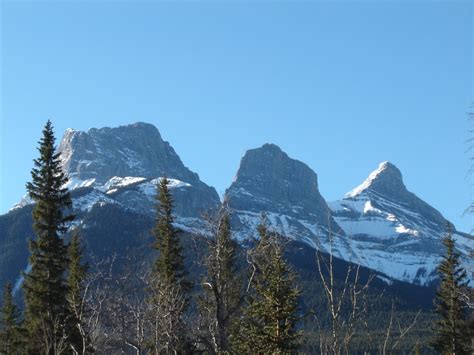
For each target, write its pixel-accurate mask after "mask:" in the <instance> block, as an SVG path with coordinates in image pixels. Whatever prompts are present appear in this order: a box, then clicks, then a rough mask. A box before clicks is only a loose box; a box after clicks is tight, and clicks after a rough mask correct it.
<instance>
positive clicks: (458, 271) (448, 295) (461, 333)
mask: <svg viewBox="0 0 474 355" xmlns="http://www.w3.org/2000/svg"><path fill="white" fill-rule="evenodd" d="M443 244H444V246H445V247H446V254H445V255H444V256H443V259H442V261H441V263H440V264H439V266H438V272H439V274H440V278H441V283H440V285H439V288H438V292H437V295H436V301H435V302H436V313H437V314H438V316H439V319H438V320H437V321H436V322H435V326H434V329H433V330H434V332H435V336H434V338H433V341H432V346H433V348H434V349H436V350H437V351H439V352H440V353H442V354H469V353H470V352H471V351H470V345H471V344H470V342H471V337H470V334H469V333H471V332H470V330H469V326H468V309H467V305H466V304H465V303H464V302H463V301H462V298H463V295H467V290H468V289H467V287H468V280H467V273H466V270H465V269H464V268H463V267H462V266H461V262H460V254H459V253H458V252H457V251H456V250H455V243H454V239H453V237H452V233H451V228H448V233H447V235H446V237H445V238H444V239H443Z"/></svg>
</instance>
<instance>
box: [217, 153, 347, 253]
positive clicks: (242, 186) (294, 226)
mask: <svg viewBox="0 0 474 355" xmlns="http://www.w3.org/2000/svg"><path fill="white" fill-rule="evenodd" d="M226 198H227V199H228V201H229V206H230V207H231V209H232V210H233V217H232V223H233V228H234V230H235V231H236V235H237V237H238V238H239V239H240V240H245V239H247V238H249V237H251V236H252V235H254V234H255V231H256V226H257V225H258V224H259V223H260V220H261V216H260V215H261V213H262V212H265V215H266V217H267V220H268V223H269V225H270V226H271V227H272V228H273V229H274V230H276V231H278V232H279V233H280V234H282V235H285V236H287V237H288V238H291V239H294V240H296V241H302V242H304V243H307V244H308V245H310V246H312V247H314V248H318V249H321V250H323V251H328V250H329V248H330V243H329V236H330V235H333V236H334V238H333V243H334V253H335V255H337V256H339V257H341V258H343V259H345V260H349V259H350V255H351V254H352V252H351V250H350V246H349V245H348V243H347V242H346V239H345V238H342V236H343V235H344V231H343V230H342V229H341V228H340V227H339V225H338V224H337V223H336V222H335V221H334V219H333V218H332V216H331V210H330V208H329V206H328V205H327V203H326V201H325V200H324V198H323V197H322V196H321V194H320V192H319V189H318V178H317V175H316V173H315V172H314V171H313V170H311V169H310V168H309V167H308V166H307V165H306V164H304V163H302V162H300V161H298V160H295V159H292V158H290V157H289V156H288V155H287V154H286V153H284V152H283V151H282V150H281V149H280V148H279V147H278V146H276V145H274V144H265V145H263V146H262V147H260V148H256V149H251V150H248V151H247V152H246V153H245V155H244V157H243V158H242V160H241V162H240V167H239V170H238V172H237V175H236V177H235V179H234V181H233V183H232V185H231V186H230V187H229V188H228V189H227V191H226Z"/></svg>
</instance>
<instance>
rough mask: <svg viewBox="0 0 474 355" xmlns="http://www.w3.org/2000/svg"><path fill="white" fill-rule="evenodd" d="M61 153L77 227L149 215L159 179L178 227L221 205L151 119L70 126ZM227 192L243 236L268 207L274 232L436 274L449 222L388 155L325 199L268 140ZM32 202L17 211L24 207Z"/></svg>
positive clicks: (416, 274) (411, 272) (311, 177)
mask: <svg viewBox="0 0 474 355" xmlns="http://www.w3.org/2000/svg"><path fill="white" fill-rule="evenodd" d="M59 151H60V152H61V158H62V162H63V167H64V169H65V171H66V172H67V173H68V175H69V177H70V182H69V183H68V186H69V188H70V189H71V190H72V192H73V204H74V209H75V213H76V214H77V215H78V218H77V219H76V221H75V224H76V225H77V226H80V227H81V228H88V225H90V223H100V222H101V221H99V220H97V221H94V218H93V217H91V216H95V215H100V214H98V213H97V211H98V210H100V209H101V208H105V209H107V206H114V207H113V208H115V209H119V210H121V211H124V212H123V213H124V214H127V212H126V211H130V213H132V214H134V215H141V216H145V218H147V220H149V219H150V218H151V216H152V213H153V206H154V203H155V198H154V194H155V186H156V183H157V182H158V180H159V179H160V178H161V177H163V176H167V177H169V178H171V179H172V180H171V189H172V192H173V196H174V199H175V202H176V209H175V212H176V217H177V219H176V223H177V225H178V226H180V227H181V228H182V229H184V230H187V231H190V232H197V233H200V232H202V228H203V223H202V222H203V221H202V219H201V217H202V213H203V212H206V211H208V210H210V209H215V208H216V207H217V206H218V205H219V203H220V200H219V197H218V195H217V193H216V191H215V189H213V188H212V187H210V186H208V185H206V184H205V183H204V182H202V181H200V180H199V176H198V175H197V174H195V173H193V172H191V171H190V170H189V169H188V168H186V167H185V166H184V164H183V163H182V162H181V160H180V158H179V156H178V155H177V154H176V152H175V151H174V149H173V148H172V147H171V145H170V144H169V143H167V142H165V141H163V139H162V138H161V135H160V133H159V131H158V130H157V129H156V128H155V127H154V126H153V125H150V124H146V123H136V124H132V125H128V126H121V127H118V128H100V129H95V128H94V129H90V130H89V131H87V132H81V131H76V130H71V129H69V130H67V131H66V133H65V134H64V136H63V139H62V140H61V143H60V145H59ZM226 195H227V198H228V200H229V204H230V206H231V207H232V208H233V209H234V213H233V216H232V223H233V228H234V230H235V236H236V237H237V238H238V239H239V240H240V241H244V240H245V239H247V238H249V237H250V236H253V235H255V227H256V225H257V224H258V223H259V222H260V213H261V212H265V213H266V215H267V219H268V222H269V223H270V224H271V226H272V228H274V229H275V230H277V231H278V232H280V233H282V234H284V235H286V236H288V237H290V238H293V239H295V240H296V241H301V242H304V243H306V244H307V245H309V246H311V247H313V248H317V249H320V250H323V251H325V252H328V251H329V250H330V249H331V248H332V251H333V253H334V254H335V255H336V256H337V257H340V258H342V259H344V260H346V261H350V262H356V263H360V264H362V265H364V266H367V267H369V268H371V269H374V270H378V271H381V272H383V273H385V274H386V275H387V276H388V277H389V278H390V277H391V278H393V279H398V280H403V281H408V282H412V283H419V284H427V283H430V282H431V281H432V280H433V279H434V277H435V275H434V269H435V266H436V264H437V262H438V260H439V256H440V255H441V253H442V247H441V234H442V231H444V227H443V226H444V224H445V223H446V220H445V219H444V217H443V216H442V215H441V214H440V213H439V212H438V211H436V210H435V209H434V208H432V207H431V206H429V205H428V204H427V203H425V202H423V201H422V200H420V199H419V198H417V197H416V196H415V195H414V194H412V193H410V192H409V191H408V190H407V189H406V187H405V185H404V183H403V179H402V176H401V172H400V171H399V170H398V169H397V168H396V167H395V166H394V165H393V164H390V163H388V162H386V163H383V164H381V166H380V167H379V168H378V169H377V170H376V171H375V172H374V173H372V174H371V175H370V177H369V178H368V179H367V180H366V181H365V182H364V183H363V184H362V185H361V186H359V187H358V188H356V189H355V190H353V191H352V192H351V193H348V194H347V195H346V197H345V198H344V199H342V200H340V201H336V202H332V203H329V204H328V203H326V201H325V200H324V198H323V197H322V196H321V194H320V192H319V188H318V180H317V175H316V173H315V172H314V171H313V170H312V169H310V168H309V167H308V166H307V165H306V164H304V163H302V162H299V161H297V160H294V159H292V158H290V157H289V156H288V155H287V154H286V153H284V152H283V151H282V150H281V149H280V148H279V147H278V146H276V145H273V144H265V145H264V146H262V147H260V148H257V149H252V150H249V151H248V152H247V153H246V154H245V155H244V157H243V158H242V161H241V164H240V168H239V170H238V172H237V175H236V178H235V179H234V181H233V183H232V184H231V186H230V187H229V189H228V190H227V191H226ZM28 202H29V201H28V200H24V201H23V202H22V203H21V204H19V205H18V206H17V208H16V209H17V210H18V209H24V208H26V207H27V206H26V205H28ZM25 211H26V210H25ZM121 213H122V212H121ZM0 218H1V216H0ZM86 221H87V222H86ZM91 221H92V222H91ZM143 233H145V234H146V233H149V231H143ZM455 236H456V238H457V240H458V245H459V247H460V250H461V251H462V252H463V254H464V255H468V253H470V252H471V251H472V250H473V249H474V246H473V240H472V238H470V237H469V236H468V235H465V234H462V233H459V232H456V234H455ZM30 237H31V236H30ZM24 263H25V265H26V260H25V262H24Z"/></svg>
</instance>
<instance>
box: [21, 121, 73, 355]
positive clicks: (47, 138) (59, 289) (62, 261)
mask: <svg viewBox="0 0 474 355" xmlns="http://www.w3.org/2000/svg"><path fill="white" fill-rule="evenodd" d="M54 144H55V137H54V133H53V126H52V124H51V122H50V121H48V122H47V123H46V125H45V127H44V130H43V136H42V138H41V140H40V142H39V148H38V151H39V153H40V157H39V158H38V159H35V160H34V168H33V169H32V171H31V177H32V181H31V182H29V183H28V184H27V185H26V188H27V190H28V193H29V196H30V197H31V199H32V200H33V201H34V202H35V206H34V209H33V220H34V224H33V228H34V231H35V234H36V239H34V240H30V245H29V247H30V258H29V263H30V266H31V271H30V272H29V273H27V274H25V283H24V286H23V287H24V290H25V304H26V314H25V325H26V330H27V332H28V344H27V346H28V352H29V353H31V354H55V353H59V352H60V351H62V350H64V349H66V348H68V347H69V346H68V344H67V338H68V335H67V333H66V326H65V325H66V320H67V319H68V316H69V313H70V312H69V307H68V306H69V305H68V302H67V284H66V269H67V265H68V257H67V246H66V245H65V244H64V241H63V239H62V238H61V237H62V236H63V235H64V234H65V233H66V231H67V222H70V221H72V220H73V218H74V217H73V216H72V215H69V214H65V210H66V209H67V208H70V207H71V198H70V195H69V192H68V190H67V189H66V188H64V187H63V185H64V184H65V183H66V182H67V181H68V180H67V177H66V176H65V174H64V173H63V171H62V169H61V163H60V158H59V153H55V146H54Z"/></svg>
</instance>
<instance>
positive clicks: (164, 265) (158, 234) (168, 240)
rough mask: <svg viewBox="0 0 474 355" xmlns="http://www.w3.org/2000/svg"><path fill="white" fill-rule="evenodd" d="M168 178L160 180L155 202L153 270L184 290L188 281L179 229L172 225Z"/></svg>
mask: <svg viewBox="0 0 474 355" xmlns="http://www.w3.org/2000/svg"><path fill="white" fill-rule="evenodd" d="M168 185H169V180H168V179H167V178H166V177H165V178H163V179H161V180H160V183H159V186H158V194H157V204H156V224H155V227H154V229H153V235H154V237H155V244H154V249H156V250H157V251H158V253H159V254H158V258H157V259H156V261H155V266H154V272H155V273H156V274H157V275H159V277H160V279H161V280H162V281H163V282H166V283H168V284H176V283H178V284H179V285H181V286H182V287H183V291H184V292H186V291H188V290H189V289H190V286H191V285H190V283H189V282H188V281H187V280H186V275H187V273H186V269H185V267H184V257H183V248H182V246H181V243H180V241H179V231H178V230H177V229H176V228H175V227H174V226H173V222H174V217H173V197H172V196H171V192H170V190H169V188H168Z"/></svg>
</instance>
